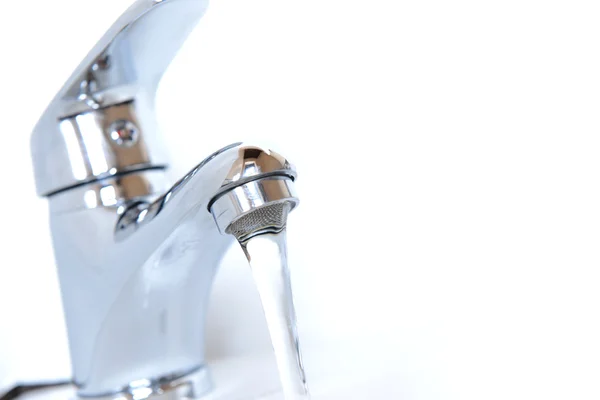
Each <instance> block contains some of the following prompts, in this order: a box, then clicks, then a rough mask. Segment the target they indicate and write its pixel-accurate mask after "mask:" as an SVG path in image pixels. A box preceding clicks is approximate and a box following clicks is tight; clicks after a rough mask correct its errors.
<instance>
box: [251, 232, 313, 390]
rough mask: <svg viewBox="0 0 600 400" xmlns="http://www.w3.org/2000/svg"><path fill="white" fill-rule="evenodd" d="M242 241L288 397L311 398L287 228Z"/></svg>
mask: <svg viewBox="0 0 600 400" xmlns="http://www.w3.org/2000/svg"><path fill="white" fill-rule="evenodd" d="M240 244H241V245H242V248H243V249H244V252H245V253H246V257H247V258H248V262H249V263H250V267H251V268H252V274H253V276H254V281H255V284H256V287H257V289H258V292H259V294H260V298H261V301H262V305H263V310H264V313H265V317H266V320H267V325H268V328H269V333H270V335H271V342H272V344H273V349H274V351H275V358H276V360H277V367H278V369H279V376H280V379H281V383H282V386H283V393H284V396H285V399H286V400H307V399H310V396H309V393H308V387H307V385H306V376H305V374H304V367H303V365H302V356H301V352H300V344H299V341H298V332H297V329H296V312H295V309H294V302H293V298H292V287H291V281H290V273H289V269H288V264H287V245H286V244H287V241H286V231H285V229H283V230H281V231H280V232H278V233H263V234H260V235H257V236H253V237H251V238H250V239H247V240H245V241H241V242H240Z"/></svg>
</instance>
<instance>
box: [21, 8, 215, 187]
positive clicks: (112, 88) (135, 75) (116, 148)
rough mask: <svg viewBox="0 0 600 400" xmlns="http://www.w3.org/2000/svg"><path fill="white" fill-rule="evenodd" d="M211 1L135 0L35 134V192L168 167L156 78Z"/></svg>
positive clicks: (66, 84) (32, 143)
mask: <svg viewBox="0 0 600 400" xmlns="http://www.w3.org/2000/svg"><path fill="white" fill-rule="evenodd" d="M207 6H208V0H137V1H136V2H135V3H134V4H133V5H132V6H131V7H130V8H129V9H128V10H127V11H126V12H125V13H124V14H123V15H122V16H121V17H120V18H119V19H118V20H117V21H116V22H115V23H114V25H113V26H112V27H111V28H110V29H109V30H108V31H107V32H106V34H105V35H104V36H103V37H102V38H101V39H100V41H99V42H98V43H97V44H96V46H94V48H93V49H92V50H91V51H90V53H89V54H88V55H87V56H86V57H85V59H84V60H83V61H82V62H81V64H80V65H79V67H78V68H77V69H76V70H75V71H74V72H73V74H72V75H71V77H70V78H69V79H68V80H67V82H66V83H65V85H64V86H63V88H62V89H61V90H60V91H59V93H58V94H57V95H56V97H55V98H54V100H53V101H52V102H51V103H50V105H49V106H48V108H47V109H46V111H45V113H44V114H43V116H42V117H41V118H40V120H39V122H38V124H37V125H36V127H35V129H34V132H33V135H32V141H31V147H32V153H33V160H34V169H35V177H36V185H37V192H38V194H39V195H41V196H50V195H53V194H56V193H58V192H61V191H64V190H66V189H70V188H73V187H76V186H80V185H82V184H86V183H90V182H94V181H96V180H100V179H104V178H107V177H111V176H115V175H122V174H126V173H130V172H132V171H139V170H143V169H163V168H165V167H166V166H167V164H168V163H167V158H166V155H165V154H164V151H163V148H164V146H163V145H162V143H161V138H160V135H159V133H158V131H157V123H156V117H155V113H154V99H155V94H156V88H157V86H158V83H159V81H160V79H161V77H162V75H163V73H164V72H165V70H166V69H167V67H168V66H169V64H170V63H171V61H172V59H173V58H174V57H175V55H176V53H177V51H178V50H179V48H180V47H181V45H182V44H183V43H184V41H185V40H186V38H187V36H188V35H189V33H190V32H191V31H192V29H193V28H194V27H195V25H196V24H197V22H198V21H199V20H200V18H201V17H202V16H203V15H204V13H205V11H206V8H207Z"/></svg>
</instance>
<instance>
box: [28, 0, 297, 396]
mask: <svg viewBox="0 0 600 400" xmlns="http://www.w3.org/2000/svg"><path fill="white" fill-rule="evenodd" d="M206 7H207V0H162V1H160V0H138V1H136V2H135V3H134V4H133V5H132V6H131V7H130V8H129V9H128V10H127V11H126V12H125V13H124V14H123V16H122V17H120V18H119V19H118V20H117V22H116V23H115V24H114V25H113V26H112V27H111V28H110V29H109V31H108V32H107V33H106V35H105V36H104V37H103V38H102V39H101V40H100V41H99V42H98V44H97V45H96V46H95V47H94V49H93V50H92V51H91V52H90V53H89V55H88V56H87V57H86V58H85V59H84V61H83V62H82V63H81V65H80V66H79V67H78V68H77V70H76V71H75V72H74V73H73V75H72V76H71V78H70V79H69V80H68V81H67V83H66V84H65V86H64V87H63V89H62V90H61V91H60V92H59V93H58V95H57V96H56V97H55V99H54V100H53V101H52V103H51V104H50V106H49V107H48V109H47V110H46V112H45V113H44V115H43V116H42V118H41V119H40V121H39V122H38V125H37V126H36V127H35V130H34V132H33V136H32V143H31V145H32V155H33V162H34V167H35V178H36V185H37V191H38V194H39V195H41V196H44V197H47V198H48V200H49V205H50V224H51V230H52V237H53V243H54V250H55V258H56V263H57V267H58V274H59V280H60V286H61V292H62V299H63V306H64V311H65V316H66V322H67V331H68V335H69V346H70V354H71V361H72V366H73V374H74V377H73V379H74V383H75V385H76V386H77V390H78V396H79V397H80V398H106V399H117V398H123V397H125V398H133V399H136V400H138V399H145V398H149V397H156V396H159V397H164V398H173V399H175V398H180V397H200V396H202V395H203V394H205V393H206V392H208V391H209V390H210V386H211V385H210V379H209V375H208V373H207V369H206V367H205V359H204V330H205V329H204V328H205V327H204V324H205V315H206V311H207V304H208V301H209V293H210V288H211V284H212V280H213V276H214V275H215V272H216V269H217V267H218V265H219V262H220V259H221V257H222V256H223V254H224V252H225V251H226V250H227V249H228V247H229V246H230V244H231V243H232V242H233V241H234V240H235V237H238V238H239V237H240V236H245V237H248V236H251V235H254V234H259V233H261V232H264V231H269V230H277V229H281V228H282V227H281V224H282V223H284V222H282V221H281V219H280V218H269V217H268V214H269V213H257V214H256V215H257V217H256V218H254V219H252V218H250V219H248V218H247V217H248V215H251V214H252V213H254V212H255V211H260V210H265V207H270V206H272V205H281V204H286V203H289V204H290V205H291V207H292V208H293V207H294V206H295V205H296V204H297V202H298V200H297V198H296V196H295V194H294V192H293V181H294V179H295V176H296V175H295V170H294V168H293V167H292V165H290V163H289V162H288V161H287V160H286V159H285V158H283V157H282V156H280V155H278V154H277V153H275V152H272V151H270V150H268V149H265V148H262V147H259V146H253V145H247V144H241V143H237V144H233V145H230V146H227V147H225V148H223V149H221V150H218V151H217V152H215V153H213V154H212V155H210V156H209V157H208V158H206V159H205V160H204V161H202V162H201V163H200V164H199V165H198V166H197V167H196V168H194V169H193V170H192V171H191V172H190V173H188V174H187V175H186V176H185V177H183V179H181V180H180V181H178V182H177V183H175V184H174V185H173V183H172V182H168V179H167V178H166V175H165V170H166V168H167V166H168V162H167V160H166V158H165V155H164V154H163V151H162V150H163V147H162V146H161V142H160V135H159V132H158V129H157V123H156V119H155V113H154V97H155V93H156V88H157V85H158V82H159V80H160V78H161V76H162V74H163V72H164V71H165V69H166V68H167V66H168V65H169V63H170V61H171V60H172V58H173V57H174V55H175V53H176V52H177V50H178V48H179V47H180V46H181V45H182V44H183V42H184V41H185V39H186V37H187V35H188V33H189V32H190V31H191V30H192V29H193V27H194V26H195V24H196V23H197V21H198V20H199V19H200V18H201V17H202V15H203V14H204V12H205V10H206ZM198 151H199V153H202V152H203V151H205V150H204V149H198ZM279 208H282V207H279ZM283 208H285V209H288V208H289V207H283ZM265 215H267V216H265ZM241 218H245V220H244V221H249V220H251V221H252V223H244V224H237V226H236V232H232V231H231V229H230V227H231V226H232V224H233V223H234V222H236V221H239V220H240V219H241ZM240 225H242V230H243V232H240V231H239V229H240V227H239V226H240ZM233 235H235V237H234V236H233Z"/></svg>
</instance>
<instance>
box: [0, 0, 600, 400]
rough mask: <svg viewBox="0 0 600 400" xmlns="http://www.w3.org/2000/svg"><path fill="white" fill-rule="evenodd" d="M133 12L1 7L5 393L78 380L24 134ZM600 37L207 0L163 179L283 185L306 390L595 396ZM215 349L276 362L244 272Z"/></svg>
mask: <svg viewBox="0 0 600 400" xmlns="http://www.w3.org/2000/svg"><path fill="white" fill-rule="evenodd" d="M130 3H131V2H130V1H122V0H103V1H100V0H93V1H92V0H87V1H81V0H59V1H42V0H30V1H11V2H6V4H3V6H2V9H0V45H1V46H0V47H1V49H2V55H1V56H0V60H1V62H0V90H1V91H2V95H1V96H0V121H2V134H3V141H2V145H0V176H1V178H2V196H0V210H2V231H3V236H2V241H1V242H0V257H1V261H0V265H1V267H0V321H1V322H0V323H1V325H0V328H1V329H0V386H1V385H2V384H4V385H6V384H9V383H10V382H14V381H16V380H31V379H43V378H52V377H60V376H68V375H69V363H68V354H67V345H66V339H65V330H64V326H63V324H64V321H63V319H62V312H61V308H60V307H61V306H60V297H59V290H58V286H57V279H56V275H55V270H54V264H53V261H52V249H51V242H50V237H49V234H48V227H47V210H46V204H45V201H44V200H39V199H36V197H35V192H34V186H33V175H32V169H31V163H30V159H29V148H28V141H29V133H30V131H31V129H32V127H33V126H34V124H35V122H36V120H37V118H38V117H39V116H40V115H41V113H42V112H43V110H44V108H45V106H46V105H47V104H48V102H49V101H50V100H51V98H52V97H53V96H54V94H55V93H56V91H57V90H58V89H59V88H60V86H61V85H62V84H63V82H64V81H65V80H66V79H67V78H68V76H69V75H70V73H71V72H72V70H73V69H74V68H75V67H76V66H77V64H78V63H79V61H80V60H81V59H82V58H83V56H84V55H85V54H86V53H87V51H88V50H89V49H90V48H91V46H92V45H93V44H94V43H95V41H96V40H97V39H98V38H99V37H100V36H101V34H102V33H103V32H104V30H105V29H106V28H107V27H108V26H109V25H110V24H111V23H112V22H113V20H114V19H115V18H116V17H117V16H118V15H119V14H120V13H121V12H122V11H123V10H124V9H125V8H126V7H127V6H128V5H129V4H130ZM599 19H600V8H598V5H597V3H596V2H594V1H578V0H573V1H535V0H519V1H516V0H509V1H503V2H480V1H474V0H473V1H465V0H459V1H454V2H444V1H420V2H392V1H384V0H373V1H369V2H364V1H360V2H359V1H354V0H343V1H342V0H322V1H316V0H309V1H304V2H281V1H276V0H263V1H258V2H257V1H253V2H249V1H242V0H219V1H214V2H213V4H212V5H211V7H210V9H209V12H208V14H207V15H206V17H205V18H204V19H203V21H202V22H201V24H200V26H199V27H198V29H197V30H196V31H195V32H194V33H193V34H192V36H191V37H190V39H189V41H188V43H187V44H186V46H185V47H184V49H183V50H182V51H181V53H180V54H179V56H178V57H177V59H176V60H175V62H174V64H173V65H172V67H171V69H170V70H169V71H168V72H167V75H166V76H165V78H164V80H163V84H162V86H161V89H160V93H159V100H158V101H159V105H158V108H159V114H160V121H161V125H162V128H163V131H164V134H165V136H166V138H167V140H166V142H167V144H168V145H169V150H170V152H171V154H172V155H173V160H175V161H176V163H174V165H173V173H174V175H173V176H177V174H182V173H184V172H185V171H187V170H188V169H189V168H190V167H191V166H193V165H194V164H195V163H197V162H198V161H199V160H201V159H203V158H204V157H205V156H206V155H207V154H209V153H211V152H212V151H213V150H215V149H217V148H220V147H222V146H223V145H225V144H228V143H231V142H235V141H238V140H244V141H259V142H262V143H265V142H266V143H269V144H271V145H272V147H273V148H274V149H277V150H279V151H281V152H282V153H284V154H285V155H287V156H288V157H289V158H290V159H291V160H292V161H293V162H294V163H295V164H296V166H297V168H298V171H299V177H300V179H299V181H298V190H299V193H300V195H301V201H302V203H301V207H300V208H299V209H298V210H297V211H296V212H294V213H293V214H292V216H291V217H290V226H289V239H290V263H291V268H292V270H293V275H294V289H295V292H296V297H297V298H296V303H297V307H298V318H299V322H300V324H301V327H300V329H301V330H300V333H301V335H302V340H303V342H304V344H305V348H306V355H305V362H306V368H307V373H308V377H309V379H311V380H312V381H313V382H320V383H321V384H330V385H333V383H332V382H337V383H342V384H345V385H348V386H354V385H363V386H365V385H367V386H368V385H371V386H370V388H371V389H368V390H367V391H366V392H361V393H362V394H358V393H359V392H356V391H355V392H353V393H354V395H350V396H347V397H345V398H356V399H366V398H369V399H461V400H464V399H477V400H480V399H503V400H504V399H542V398H543V399H549V398H553V399H554V398H556V399H579V400H583V399H597V398H599V397H600V386H599V385H598V380H599V378H598V377H599V376H600V362H599V360H600V341H599V340H598V338H599V337H600V315H599V314H600V313H599V310H598V308H599V307H600V290H599V289H598V288H599V287H600V274H599V272H598V267H599V265H600V264H599V261H600V252H599V251H598V249H599V248H600V247H599V242H600V228H599V227H600V207H599V205H600V191H599V190H598V186H599V175H600V157H599V156H598V154H599V152H600V147H599V145H600V134H599V133H600V132H599V128H600V74H599V73H598V71H600V52H599V50H598V49H599V48H600V24H598V20H599ZM236 250H237V249H236ZM208 346H209V353H210V355H211V358H212V359H221V358H223V357H237V356H244V355H252V354H260V353H265V354H268V352H269V342H268V339H267V331H266V328H265V325H264V322H263V320H262V316H261V311H260V305H259V302H258V299H257V295H256V293H255V291H254V289H253V286H252V282H251V279H250V275H249V272H248V268H247V267H246V266H245V265H244V260H243V257H242V255H241V254H240V252H239V251H232V252H231V254H229V255H228V256H227V259H226V260H225V262H224V265H223V268H222V270H221V273H220V275H219V277H218V279H217V282H216V285H215V292H214V296H213V302H212V306H211V314H210V318H209V343H208ZM364 393H368V394H364Z"/></svg>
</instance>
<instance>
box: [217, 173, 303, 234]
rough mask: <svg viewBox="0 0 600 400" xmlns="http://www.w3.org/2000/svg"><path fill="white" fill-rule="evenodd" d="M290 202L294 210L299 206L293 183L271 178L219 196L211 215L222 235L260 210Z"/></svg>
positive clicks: (277, 177) (286, 179) (287, 179)
mask: <svg viewBox="0 0 600 400" xmlns="http://www.w3.org/2000/svg"><path fill="white" fill-rule="evenodd" d="M280 202H288V203H290V204H291V206H292V207H291V208H292V209H293V208H294V207H296V206H297V205H298V198H297V197H296V194H295V191H294V184H293V181H292V180H291V179H289V178H287V177H284V176H270V177H267V178H263V179H259V180H255V181H252V182H248V183H246V184H243V185H240V186H237V187H235V188H233V189H230V190H229V191H227V192H226V193H224V194H223V195H221V196H219V197H218V198H217V199H216V201H214V203H213V204H212V206H211V209H210V211H211V213H212V215H213V217H214V218H215V222H216V223H217V226H218V227H219V231H220V232H221V233H222V234H226V233H230V232H228V231H227V228H228V227H229V226H230V225H231V224H233V223H234V222H235V221H237V220H238V219H240V218H242V217H243V216H245V215H246V214H248V213H249V212H252V211H254V210H256V209H258V208H261V207H264V206H267V205H273V204H274V203H280Z"/></svg>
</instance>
